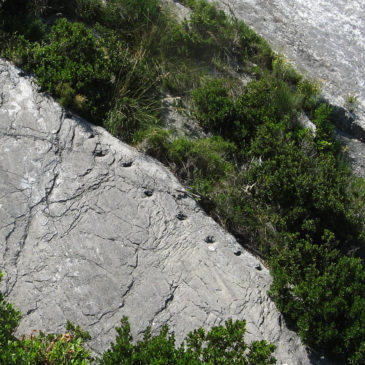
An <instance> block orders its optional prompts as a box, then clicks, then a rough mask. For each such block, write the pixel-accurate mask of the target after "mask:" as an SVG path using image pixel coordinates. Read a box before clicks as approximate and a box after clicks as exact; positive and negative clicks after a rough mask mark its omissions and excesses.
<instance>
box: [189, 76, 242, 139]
mask: <svg viewBox="0 0 365 365" xmlns="http://www.w3.org/2000/svg"><path fill="white" fill-rule="evenodd" d="M192 100H193V103H194V107H195V116H196V118H197V119H198V120H199V122H200V123H201V125H202V126H203V127H204V128H205V129H206V130H207V131H211V132H213V133H215V134H222V135H225V136H226V135H227V134H229V133H232V129H234V121H235V116H236V115H235V110H234V102H233V100H232V99H231V98H230V97H229V95H228V91H227V89H226V88H225V86H224V82H223V80H210V81H208V82H207V83H206V84H205V85H204V86H202V87H201V88H198V89H196V90H194V91H193V92H192ZM230 131H231V132H230Z"/></svg>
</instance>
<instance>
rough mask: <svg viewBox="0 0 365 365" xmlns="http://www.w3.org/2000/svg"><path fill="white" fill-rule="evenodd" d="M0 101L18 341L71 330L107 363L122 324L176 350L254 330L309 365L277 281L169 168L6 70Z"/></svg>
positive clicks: (6, 249) (0, 75)
mask: <svg viewBox="0 0 365 365" xmlns="http://www.w3.org/2000/svg"><path fill="white" fill-rule="evenodd" d="M0 95H1V99H0V100H1V104H0V105H1V107H0V141H1V143H0V192H1V194H0V257H1V260H0V270H1V271H4V272H5V273H6V275H5V278H4V280H3V282H2V290H3V291H4V292H5V293H6V295H7V297H8V300H9V301H10V302H12V303H14V304H15V305H16V307H17V308H18V309H20V310H21V311H22V313H23V318H22V321H21V324H20V327H19V328H18V334H23V333H24V334H30V332H31V330H33V329H39V330H44V331H47V332H55V331H57V332H58V331H63V330H64V326H65V323H66V321H67V320H71V321H73V322H75V323H77V324H79V325H81V326H82V327H83V328H84V329H87V330H89V331H90V333H91V335H92V337H93V340H92V341H91V342H90V344H89V345H90V348H91V349H92V350H93V351H94V352H96V353H100V352H101V351H103V350H105V349H106V348H107V347H108V345H109V343H110V341H112V340H114V338H115V331H114V328H115V327H116V326H118V324H119V323H120V322H119V321H120V319H121V317H122V316H123V315H127V316H129V318H130V322H131V325H132V329H133V331H134V334H135V335H140V334H141V332H142V331H143V330H144V329H145V328H146V326H147V325H151V326H152V330H153V331H157V330H158V329H160V328H161V326H162V325H163V324H165V323H169V325H170V326H171V329H172V330H174V331H175V332H176V335H177V340H178V341H181V340H182V338H183V337H184V336H185V335H186V333H187V332H188V331H190V330H193V329H194V328H196V327H199V326H204V327H206V328H208V327H210V326H213V325H217V324H220V323H222V321H224V320H226V319H228V318H233V319H238V318H240V319H243V318H245V319H246V320H247V340H248V341H251V340H253V339H262V338H265V339H267V340H269V341H272V342H274V343H276V344H277V346H278V348H277V351H276V356H277V357H278V359H279V362H278V363H279V364H283V363H287V364H309V363H311V361H312V360H310V356H311V355H310V354H309V353H308V352H307V350H306V349H305V348H304V347H303V346H302V345H301V343H300V341H299V339H298V337H297V336H296V334H295V333H293V332H291V331H289V330H288V329H287V328H286V326H285V324H284V321H282V319H281V316H280V314H279V313H278V311H277V310H276V308H275V305H274V304H273V302H272V301H271V300H270V299H269V298H268V296H267V294H266V291H267V290H268V288H269V286H270V283H271V278H270V275H269V272H268V270H267V269H266V268H265V267H264V266H262V265H261V267H260V269H261V270H258V269H257V267H258V265H259V264H260V262H259V261H258V259H256V258H255V257H253V256H252V255H251V254H249V253H248V252H246V251H244V250H243V249H241V248H240V247H238V244H237V242H236V241H235V240H234V238H233V237H232V236H230V235H229V234H227V233H226V232H224V231H223V230H222V228H220V227H219V226H218V225H217V224H216V223H215V222H214V221H213V220H212V219H211V218H209V217H207V216H206V215H205V214H204V212H203V211H202V210H201V209H200V208H199V207H198V206H197V204H196V203H195V201H194V200H192V199H191V198H189V196H188V195H187V194H185V193H184V188H183V187H182V186H181V185H180V184H179V182H178V181H177V180H176V178H175V177H174V176H173V175H172V174H171V173H170V172H169V171H168V170H167V169H166V168H165V167H163V166H162V165H161V164H159V163H158V162H156V161H155V160H153V159H151V158H149V157H147V156H145V155H143V154H141V153H139V152H138V151H137V150H135V149H133V148H132V147H130V146H128V145H125V144H123V143H121V142H120V141H118V140H117V139H115V138H113V137H112V136H111V135H109V134H108V133H107V132H105V131H104V130H103V129H102V128H99V127H94V126H92V125H90V124H88V123H87V122H85V121H83V120H80V119H79V118H77V117H72V116H70V115H69V114H68V113H66V112H65V111H64V110H63V109H61V108H60V107H59V106H58V104H56V103H55V102H54V101H53V100H52V99H51V98H49V97H47V96H45V95H43V94H41V93H39V92H38V91H37V86H36V84H35V82H34V81H33V80H32V78H29V77H21V76H20V71H19V70H18V69H16V68H15V67H13V66H11V65H10V64H9V63H7V62H5V61H2V60H0ZM179 213H182V214H181V215H179ZM178 217H179V218H180V219H179V218H178ZM207 236H212V237H210V240H207V241H213V242H210V243H207V242H206V238H207ZM238 250H241V251H242V253H241V255H239V256H238V255H237V254H238V252H237V251H238ZM235 252H236V254H234V253H235ZM313 361H314V360H313ZM312 363H314V362H312ZM315 363H319V362H315Z"/></svg>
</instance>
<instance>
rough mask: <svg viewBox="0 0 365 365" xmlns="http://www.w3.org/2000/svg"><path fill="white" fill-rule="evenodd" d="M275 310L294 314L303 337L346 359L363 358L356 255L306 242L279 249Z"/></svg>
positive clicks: (361, 284)
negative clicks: (342, 254) (343, 254)
mask: <svg viewBox="0 0 365 365" xmlns="http://www.w3.org/2000/svg"><path fill="white" fill-rule="evenodd" d="M272 272H273V275H274V282H273V285H272V287H271V290H270V292H271V295H273V297H274V299H275V301H276V303H277V305H278V308H279V310H280V311H281V312H282V313H284V314H285V315H287V316H288V317H289V318H291V320H294V321H295V322H296V323H297V325H298V329H299V335H300V336H301V338H302V339H303V340H304V342H306V343H308V344H310V345H312V346H314V347H316V348H321V349H324V350H326V351H327V352H329V353H332V354H336V355H346V356H347V358H348V360H349V362H350V363H352V364H361V363H363V361H364V360H365V352H364V344H365V314H364V311H363V308H364V306H365V298H364V296H363V293H364V292H365V271H364V267H363V265H362V264H361V261H360V260H359V259H355V258H349V257H339V254H338V252H337V253H336V252H332V251H330V250H329V249H328V248H326V247H323V246H316V245H312V244H310V243H308V242H305V243H296V244H295V247H292V248H287V249H285V250H282V253H281V254H280V255H279V256H278V257H276V258H275V259H274V262H273V264H272Z"/></svg>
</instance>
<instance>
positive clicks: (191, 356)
mask: <svg viewBox="0 0 365 365" xmlns="http://www.w3.org/2000/svg"><path fill="white" fill-rule="evenodd" d="M117 333H118V335H117V337H116V342H115V343H112V345H111V349H110V350H108V351H106V352H105V353H104V355H103V358H102V360H101V364H103V365H108V364H110V365H112V364H113V365H114V364H169V365H172V364H228V363H230V364H233V363H239V364H247V365H249V364H252V365H253V364H255V365H265V364H275V363H276V360H275V358H274V357H273V356H272V353H273V352H274V350H275V346H274V345H272V344H268V343H267V342H266V341H255V342H253V343H252V344H251V345H250V346H249V347H248V346H247V345H246V343H245V341H244V334H245V321H236V322H232V321H231V320H228V321H227V322H226V323H225V325H224V326H218V327H214V328H212V330H211V331H209V332H208V333H206V332H205V331H204V330H203V329H202V328H200V329H198V330H195V331H194V332H191V333H189V334H188V335H187V337H186V339H185V342H186V344H184V343H183V344H182V345H181V346H180V347H179V348H175V337H174V335H173V334H171V335H169V329H168V327H167V326H164V327H163V328H162V330H161V331H160V333H159V334H158V335H157V336H152V335H151V331H150V329H147V331H146V332H145V335H144V338H143V340H142V341H138V342H137V344H135V345H134V344H133V342H132V340H133V339H132V336H131V334H130V326H129V323H128V320H127V318H126V317H124V318H123V319H122V321H121V327H119V328H117ZM247 349H248V351H247V352H246V350H247Z"/></svg>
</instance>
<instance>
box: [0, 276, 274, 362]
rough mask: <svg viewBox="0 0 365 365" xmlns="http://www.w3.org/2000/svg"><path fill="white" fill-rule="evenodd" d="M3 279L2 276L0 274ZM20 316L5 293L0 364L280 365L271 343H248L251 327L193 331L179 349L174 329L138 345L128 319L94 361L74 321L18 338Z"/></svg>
mask: <svg viewBox="0 0 365 365" xmlns="http://www.w3.org/2000/svg"><path fill="white" fill-rule="evenodd" d="M0 279H1V275H0ZM19 321H20V313H19V312H18V311H17V310H15V309H14V308H13V307H12V305H11V304H9V303H7V302H6V300H5V298H4V296H3V294H2V293H1V292H0V349H1V351H0V364H4V365H5V364H6V365H10V364H14V365H15V364H16V365H19V364H24V365H25V364H26V365H37V364H50V365H51V364H55V365H57V364H70V365H71V364H73V365H86V364H90V363H91V362H92V363H99V364H102V365H109V364H110V365H115V364H129V365H131V364H133V365H143V364H159V365H163V364H166V365H167V364H169V365H173V364H179V365H184V364H186V365H191V364H216V365H219V364H222V365H223V364H233V363H236V364H242V365H245V364H246V365H269V364H275V363H276V359H275V358H274V357H273V356H272V353H273V352H274V350H275V346H274V345H272V344H269V343H267V342H266V341H264V340H263V341H254V342H252V343H251V344H250V345H249V346H247V345H246V343H245V341H244V335H245V332H246V322H245V321H236V322H233V321H232V320H228V321H226V322H225V324H224V326H217V327H213V328H212V329H211V330H210V331H209V332H208V333H206V332H205V331H204V330H203V329H202V328H199V329H197V330H195V331H193V332H190V333H189V334H188V335H187V337H186V339H185V342H183V343H182V344H181V345H180V346H179V347H176V345H175V337H174V334H173V333H172V334H169V328H168V326H164V327H163V328H162V329H161V331H160V333H159V334H158V335H156V336H152V334H151V329H150V328H147V329H146V331H145V334H144V337H143V339H142V340H141V341H138V342H137V343H136V344H134V343H133V338H132V336H131V333H130V325H129V323H128V319H127V318H126V317H123V318H122V320H121V326H120V327H119V328H117V329H116V331H117V336H116V341H115V343H112V344H111V348H110V349H109V350H107V351H106V352H105V353H104V354H103V356H102V357H101V358H99V359H97V358H92V357H91V356H90V353H89V352H88V351H87V350H86V349H85V347H84V343H85V341H87V340H90V339H91V337H90V335H89V334H88V333H87V332H85V331H82V330H81V329H80V327H79V326H75V325H74V324H72V323H70V322H68V323H67V326H66V331H67V332H66V333H64V334H57V335H55V334H49V335H46V334H44V333H43V332H40V333H39V334H38V335H35V334H32V335H31V336H30V337H28V338H26V337H24V336H23V337H21V338H20V339H18V338H16V337H15V336H14V332H15V330H16V328H17V326H18V324H19Z"/></svg>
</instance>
